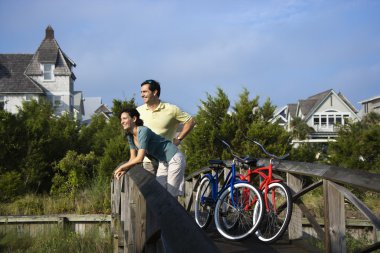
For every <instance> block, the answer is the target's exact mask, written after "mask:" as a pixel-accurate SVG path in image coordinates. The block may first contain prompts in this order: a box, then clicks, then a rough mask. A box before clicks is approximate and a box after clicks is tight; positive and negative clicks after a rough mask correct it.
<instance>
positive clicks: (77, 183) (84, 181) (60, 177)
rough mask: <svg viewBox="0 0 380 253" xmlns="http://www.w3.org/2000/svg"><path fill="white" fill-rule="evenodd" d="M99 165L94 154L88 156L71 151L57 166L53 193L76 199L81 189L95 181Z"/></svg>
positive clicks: (55, 167)
mask: <svg viewBox="0 0 380 253" xmlns="http://www.w3.org/2000/svg"><path fill="white" fill-rule="evenodd" d="M96 163H97V159H96V157H95V154H94V152H90V153H88V154H87V155H84V154H78V153H77V152H76V151H73V150H69V151H68V152H67V153H66V156H65V157H64V158H63V159H62V160H60V161H59V162H58V163H57V164H56V165H55V166H54V171H55V175H54V178H53V180H52V188H51V193H53V194H69V196H70V197H71V198H72V199H74V198H75V195H76V193H77V192H78V190H79V189H83V188H84V187H86V186H88V185H89V184H90V182H91V180H92V179H93V175H94V170H95V169H94V167H95V164H96Z"/></svg>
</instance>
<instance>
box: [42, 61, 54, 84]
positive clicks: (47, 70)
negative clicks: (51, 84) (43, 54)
mask: <svg viewBox="0 0 380 253" xmlns="http://www.w3.org/2000/svg"><path fill="white" fill-rule="evenodd" d="M43 73H44V80H45V81H52V80H54V65H53V64H44V65H43Z"/></svg>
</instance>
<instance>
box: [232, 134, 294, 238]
mask: <svg viewBox="0 0 380 253" xmlns="http://www.w3.org/2000/svg"><path fill="white" fill-rule="evenodd" d="M247 139H248V140H249V141H251V142H253V143H255V144H256V145H258V146H259V147H260V148H261V150H262V151H263V152H264V153H265V154H266V155H268V156H269V157H270V163H269V165H268V166H260V165H258V164H257V161H258V160H257V159H254V158H246V159H245V160H246V162H245V164H246V165H245V166H248V170H247V172H246V174H245V175H243V174H239V177H240V179H241V180H246V181H248V182H250V183H251V184H253V185H258V188H259V190H261V191H262V193H263V197H264V203H265V210H264V217H263V219H262V221H261V224H260V225H259V229H258V230H257V231H256V233H255V234H256V236H257V238H258V239H260V240H261V241H263V242H265V243H273V242H275V241H277V240H278V239H279V238H281V236H282V235H283V234H284V232H285V231H286V229H287V228H288V225H289V222H290V218H291V214H292V208H293V201H292V195H291V191H290V189H289V187H288V186H287V185H286V184H285V183H284V182H283V181H282V180H281V179H275V178H274V177H273V173H272V169H273V162H274V160H283V159H285V158H286V157H287V156H288V155H289V154H286V155H284V156H280V157H279V156H276V155H273V154H271V153H269V152H268V151H266V150H265V148H264V147H263V145H261V144H260V143H259V142H257V141H255V140H252V139H249V138H247Z"/></svg>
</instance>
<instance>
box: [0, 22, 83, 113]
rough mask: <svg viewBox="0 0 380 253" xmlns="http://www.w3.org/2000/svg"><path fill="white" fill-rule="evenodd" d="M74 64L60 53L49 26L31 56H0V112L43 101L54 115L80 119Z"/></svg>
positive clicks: (80, 109) (80, 96) (80, 95)
mask: <svg viewBox="0 0 380 253" xmlns="http://www.w3.org/2000/svg"><path fill="white" fill-rule="evenodd" d="M75 66H76V65H75V63H74V62H73V61H72V60H71V59H70V58H69V57H68V56H67V55H66V54H65V53H64V52H63V51H62V49H61V48H60V47H59V45H58V43H57V41H56V40H55V38H54V30H53V28H52V27H51V26H48V27H47V28H46V34H45V38H44V39H43V41H42V42H41V45H40V46H39V48H38V49H37V51H36V52H35V53H34V54H0V109H2V110H6V111H9V112H11V113H17V111H18V109H17V107H21V106H22V102H23V101H29V100H31V99H39V98H41V97H45V98H47V99H48V100H50V101H51V103H52V105H53V107H54V109H55V114H56V115H61V114H62V113H70V115H73V116H75V117H76V118H77V119H78V120H81V117H82V115H83V113H84V112H83V111H82V110H83V104H82V103H83V101H82V94H81V92H80V91H74V81H75V79H76V77H75V75H74V73H73V71H72V69H73V67H75Z"/></svg>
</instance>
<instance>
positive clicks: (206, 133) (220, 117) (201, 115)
mask: <svg viewBox="0 0 380 253" xmlns="http://www.w3.org/2000/svg"><path fill="white" fill-rule="evenodd" d="M201 104H202V105H201V106H200V107H199V111H198V113H197V115H196V116H195V121H196V122H197V125H196V126H195V127H194V129H193V130H192V132H191V134H190V135H189V136H187V137H186V139H185V140H184V142H183V145H182V149H183V151H184V153H185V155H186V160H187V169H186V170H187V172H188V173H189V172H192V171H195V170H198V169H200V168H201V167H202V166H206V165H207V162H208V160H209V159H212V158H220V156H221V153H222V151H223V150H222V149H223V148H222V146H221V143H220V142H219V141H217V138H221V139H231V129H229V126H230V123H231V116H230V115H229V114H228V109H229V107H230V101H229V99H228V97H227V95H226V94H225V93H224V91H223V90H222V89H220V88H218V89H217V93H216V96H215V97H212V96H211V95H210V94H208V93H207V100H205V101H203V100H201Z"/></svg>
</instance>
